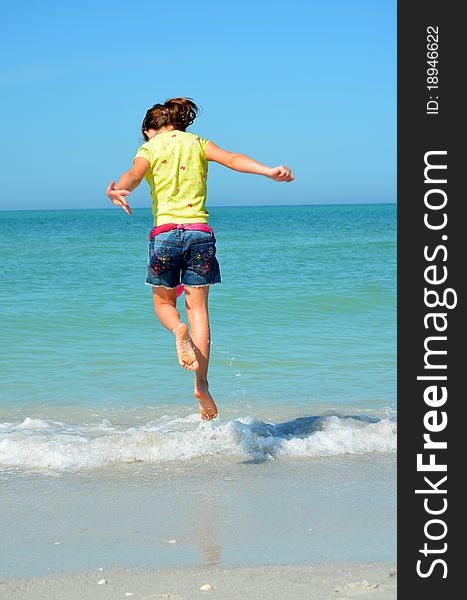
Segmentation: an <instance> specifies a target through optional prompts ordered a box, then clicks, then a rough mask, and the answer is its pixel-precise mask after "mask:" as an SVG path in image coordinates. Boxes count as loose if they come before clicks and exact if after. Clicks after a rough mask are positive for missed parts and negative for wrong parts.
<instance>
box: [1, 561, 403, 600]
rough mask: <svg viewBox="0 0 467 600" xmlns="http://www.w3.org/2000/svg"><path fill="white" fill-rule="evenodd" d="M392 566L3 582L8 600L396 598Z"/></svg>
mask: <svg viewBox="0 0 467 600" xmlns="http://www.w3.org/2000/svg"><path fill="white" fill-rule="evenodd" d="M396 579H397V576H396V570H395V568H394V567H391V566H390V565H372V564H367V565H346V566H342V565H334V566H328V565H320V566H314V567H305V566H296V565H286V566H285V565H281V566H266V567H228V568H227V567H225V568H219V567H215V568H206V567H191V568H184V569H167V570H142V569H127V570H109V571H107V570H105V571H93V572H87V573H75V574H69V575H55V576H47V577H35V578H32V579H28V580H22V581H21V580H17V581H10V582H8V581H2V582H0V598H1V599H2V600H3V599H5V600H7V599H10V598H15V599H18V600H20V599H23V598H24V599H33V600H46V599H47V600H87V599H89V600H90V599H93V600H115V599H116V598H132V599H134V600H156V599H157V600H191V598H212V599H217V600H240V599H241V600H249V599H251V600H253V599H254V600H263V599H264V600H266V599H267V600H286V599H292V598H295V599H297V600H299V599H307V600H329V599H330V598H335V599H336V600H344V599H350V598H368V600H371V599H372V598H375V599H376V598H377V599H378V600H392V599H395V598H396Z"/></svg>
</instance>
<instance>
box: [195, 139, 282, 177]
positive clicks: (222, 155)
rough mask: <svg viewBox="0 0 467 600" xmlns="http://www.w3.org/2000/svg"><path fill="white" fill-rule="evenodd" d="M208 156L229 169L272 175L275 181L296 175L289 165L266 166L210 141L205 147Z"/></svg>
mask: <svg viewBox="0 0 467 600" xmlns="http://www.w3.org/2000/svg"><path fill="white" fill-rule="evenodd" d="M204 152H205V154H206V158H207V159H208V160H213V161H214V162H217V163H220V164H221V165H224V166H226V167H229V169H233V170H234V171H241V172H242V173H255V174H257V175H264V176H265V177H270V178H271V179H274V180H275V181H293V180H294V176H293V175H292V171H291V170H290V169H289V168H288V167H284V166H283V165H280V166H278V167H266V166H265V165H262V164H261V163H259V162H257V161H256V160H253V159H252V158H250V157H249V156H245V155H244V154H237V153H235V152H228V151H227V150H223V149H222V148H219V146H216V144H214V142H209V144H207V145H206V149H205V151H204Z"/></svg>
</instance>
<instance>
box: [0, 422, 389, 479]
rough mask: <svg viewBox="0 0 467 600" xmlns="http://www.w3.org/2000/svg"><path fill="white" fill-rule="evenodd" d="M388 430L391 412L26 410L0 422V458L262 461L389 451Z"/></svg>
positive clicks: (35, 464) (56, 465)
mask: <svg viewBox="0 0 467 600" xmlns="http://www.w3.org/2000/svg"><path fill="white" fill-rule="evenodd" d="M396 436H397V421H396V418H395V417H394V416H387V417H385V418H376V417H369V416H366V415H358V416H356V415H352V416H338V415H332V416H308V417H299V418H296V419H292V420H290V421H286V422H282V423H277V424H274V423H268V422H264V421H261V420H258V419H256V418H254V417H239V418H237V419H235V420H228V421H226V422H222V421H220V420H215V421H211V422H205V421H200V418H199V414H192V415H188V416H186V417H176V418H174V417H170V416H163V417H160V418H158V419H155V420H153V421H149V422H148V423H146V424H142V425H138V426H137V427H122V426H116V425H113V424H112V423H111V421H110V420H109V419H103V420H102V421H101V422H99V423H96V424H83V423H81V424H79V423H77V424H76V423H75V424H73V423H65V422H63V421H58V420H52V419H39V418H30V417H26V418H25V419H24V420H23V421H21V422H18V423H14V422H11V423H0V465H3V466H7V467H18V468H23V469H27V470H30V469H33V470H35V469H48V470H54V471H59V472H70V471H71V472H73V471H78V470H82V469H96V468H100V467H104V466H106V465H111V464H115V463H122V462H123V463H131V462H143V463H163V462H170V461H190V460H192V459H195V458H200V457H206V456H209V457H219V458H221V459H222V457H224V458H225V457H228V458H230V459H231V458H232V457H238V458H240V459H241V460H245V459H250V460H255V461H262V460H274V459H276V460H287V459H297V458H302V459H307V458H308V459H312V458H316V457H325V456H336V455H343V454H369V453H395V452H396Z"/></svg>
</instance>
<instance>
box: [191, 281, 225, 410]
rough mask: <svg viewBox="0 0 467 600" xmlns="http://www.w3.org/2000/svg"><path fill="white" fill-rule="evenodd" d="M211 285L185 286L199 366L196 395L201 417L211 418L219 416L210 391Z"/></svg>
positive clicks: (196, 375)
mask: <svg viewBox="0 0 467 600" xmlns="http://www.w3.org/2000/svg"><path fill="white" fill-rule="evenodd" d="M208 295H209V286H203V287H198V288H197V287H190V286H185V300H186V314H187V316H188V322H189V323H190V335H191V339H192V340H193V343H194V345H195V348H196V354H197V358H198V363H199V368H198V369H197V371H196V374H195V397H196V398H197V399H198V403H199V409H200V412H201V417H202V418H203V419H205V420H211V419H214V418H215V417H217V415H218V412H217V406H216V404H215V402H214V400H213V398H212V396H211V394H210V393H209V384H208V366H209V350H210V342H211V335H210V328H209V314H208Z"/></svg>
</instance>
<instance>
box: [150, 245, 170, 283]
mask: <svg viewBox="0 0 467 600" xmlns="http://www.w3.org/2000/svg"><path fill="white" fill-rule="evenodd" d="M149 268H150V269H151V271H152V273H154V275H156V276H157V277H158V276H159V275H162V274H163V273H167V271H170V250H169V249H168V248H164V247H161V246H156V247H154V245H151V244H150V245H149Z"/></svg>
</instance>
